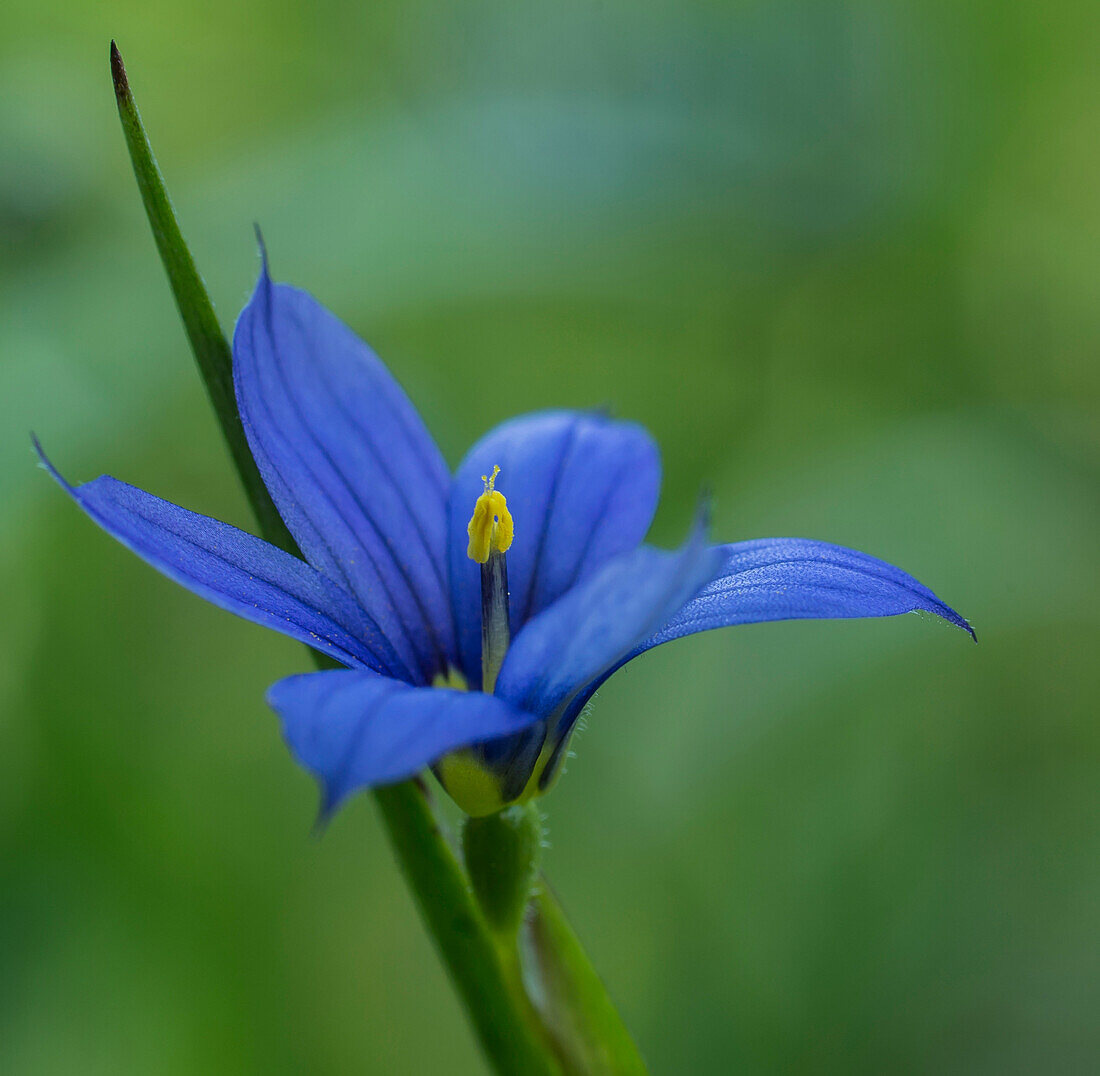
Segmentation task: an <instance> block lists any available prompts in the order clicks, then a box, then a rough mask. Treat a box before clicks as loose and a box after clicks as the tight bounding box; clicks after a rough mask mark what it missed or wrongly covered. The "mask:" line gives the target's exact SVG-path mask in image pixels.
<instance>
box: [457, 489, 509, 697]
mask: <svg viewBox="0 0 1100 1076" xmlns="http://www.w3.org/2000/svg"><path fill="white" fill-rule="evenodd" d="M498 474H500V468H499V467H493V473H492V475H490V476H486V475H482V476H481V481H482V482H484V483H485V492H484V493H482V494H481V496H480V497H478V499H477V503H476V504H475V505H474V514H473V515H472V516H471V517H470V522H469V524H468V526H467V527H466V533H467V534H469V536H470V544H469V546H468V547H467V549H466V555H467V556H468V557H469V558H470V560H472V561H475V562H476V563H478V564H480V565H481V690H482V691H484V692H486V693H487V694H491V693H492V690H493V688H494V687H495V686H496V682H497V673H499V672H500V666H501V664H502V663H503V662H504V655H505V652H506V651H507V650H508V644H509V643H510V642H511V639H512V635H511V630H510V629H509V626H508V565H507V563H506V562H505V559H504V554H505V553H506V552H507V550H508V548H509V546H511V544H512V535H513V526H512V513H511V512H509V511H508V502H507V501H506V500H505V499H504V494H503V493H501V492H500V491H499V490H497V489H495V488H494V486H495V483H496V480H497V475H498Z"/></svg>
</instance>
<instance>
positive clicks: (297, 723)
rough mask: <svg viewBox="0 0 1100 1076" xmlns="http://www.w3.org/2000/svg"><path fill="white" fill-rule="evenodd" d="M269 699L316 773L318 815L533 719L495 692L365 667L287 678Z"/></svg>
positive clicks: (299, 755)
mask: <svg viewBox="0 0 1100 1076" xmlns="http://www.w3.org/2000/svg"><path fill="white" fill-rule="evenodd" d="M267 701H268V702H269V703H270V705H271V706H272V708H273V709H274V710H275V711H276V712H277V713H278V714H279V716H280V717H281V718H282V722H283V735H284V736H285V738H286V742H287V744H288V746H289V747H290V750H291V752H292V753H293V755H294V757H295V758H296V759H297V760H298V762H300V763H301V764H302V765H303V766H304V767H305V768H306V769H307V770H309V771H310V772H311V773H313V774H315V775H316V776H317V777H318V778H319V779H320V781H321V783H322V785H323V787H324V806H323V812H324V813H328V812H330V811H332V810H333V809H334V808H335V807H336V806H337V805H338V804H339V803H340V801H341V800H343V799H345V798H346V797H347V796H348V795H349V794H350V793H352V792H355V791H356V790H358V789H361V788H370V787H372V786H374V785H386V784H392V783H393V782H395V781H401V780H404V779H405V778H406V777H412V776H413V775H414V774H416V773H418V772H419V771H420V770H422V769H424V768H425V767H426V766H429V765H431V764H432V763H433V762H435V761H436V760H437V759H439V758H440V757H442V756H443V755H445V754H447V753H448V752H450V751H454V750H457V749H458V748H460V747H466V746H470V745H473V744H479V743H482V742H484V741H486V740H491V739H495V738H497V737H499V736H507V735H510V734H512V733H515V732H518V731H520V730H521V729H523V728H526V727H527V726H528V725H530V724H531V723H532V722H533V721H534V720H535V718H534V717H533V716H532V715H530V714H524V713H522V712H520V711H518V710H516V709H514V708H512V707H511V706H509V705H508V704H507V703H505V702H503V701H502V700H501V699H498V698H496V697H495V696H493V695H483V694H482V693H481V692H467V691H452V690H450V689H449V688H430V687H410V686H409V685H407V684H404V683H402V682H400V681H398V680H392V679H390V678H389V677H385V676H378V675H376V674H374V673H371V672H367V671H363V670H355V671H338V672H320V673H306V674H305V675H302V676H291V677H288V678H287V679H286V680H280V681H279V682H278V683H277V684H274V685H272V687H271V689H270V690H269V691H268V694H267Z"/></svg>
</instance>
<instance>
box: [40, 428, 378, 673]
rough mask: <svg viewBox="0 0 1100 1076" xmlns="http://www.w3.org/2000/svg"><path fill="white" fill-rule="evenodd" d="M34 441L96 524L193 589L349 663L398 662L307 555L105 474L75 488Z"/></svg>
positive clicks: (375, 665) (52, 471)
mask: <svg viewBox="0 0 1100 1076" xmlns="http://www.w3.org/2000/svg"><path fill="white" fill-rule="evenodd" d="M35 447H36V448H37V449H38V453H39V456H40V457H41V459H42V462H43V464H44V465H45V466H46V468H47V469H48V470H49V472H50V474H52V475H53V477H54V478H56V479H57V481H58V482H59V483H60V484H61V486H62V487H64V489H65V490H67V491H68V492H69V493H70V494H71V495H72V497H73V499H74V500H75V501H76V502H77V504H79V505H80V507H81V508H83V509H84V511H85V512H87V513H88V515H89V516H91V517H92V519H94V520H95V521H96V523H98V524H99V525H100V526H101V527H102V528H103V529H104V530H105V531H107V532H108V534H112V535H114V537H115V538H117V539H118V540H119V541H120V542H122V543H123V545H126V546H128V547H129V548H130V549H132V550H133V551H134V552H135V553H137V555H138V556H139V557H141V558H142V559H143V560H145V561H147V562H148V563H149V564H151V565H153V567H154V568H157V569H158V570H159V571H161V572H163V573H164V574H165V575H167V576H168V577H169V578H171V579H174V580H175V581H176V582H177V583H180V584H182V585H183V586H185V587H187V589H188V590H192V591H194V592H195V593H196V594H199V595H201V596H202V597H204V598H206V599H207V600H208V601H211V602H213V603H214V604H215V605H219V606H221V607H222V608H223V609H228V610H229V611H230V612H231V613H236V614H237V615H238V616H242V617H244V618H245V619H246V620H252V621H255V622H256V623H257V624H263V625H264V626H265V627H268V628H274V629H275V630H276V631H279V632H282V633H283V634H284V635H289V636H291V638H294V639H299V640H301V641H302V642H304V643H306V644H308V645H309V646H312V647H314V648H315V649H317V650H320V651H321V652H322V653H325V654H329V655H331V656H332V657H333V658H335V659H336V660H337V661H340V662H342V663H343V664H345V665H352V666H362V665H365V666H367V667H368V668H371V669H378V670H381V671H386V672H388V671H391V670H392V669H393V668H394V666H395V665H397V666H398V667H399V662H398V661H397V658H396V655H394V653H393V650H392V648H391V647H390V646H389V644H388V643H387V641H386V639H385V637H384V636H383V635H382V633H381V632H380V631H379V630H378V627H377V625H375V624H374V623H373V622H372V621H370V620H369V619H368V618H367V617H366V616H365V615H364V613H363V612H362V610H360V609H359V608H358V606H357V605H356V604H355V602H354V601H353V600H352V599H351V598H350V597H349V596H348V595H347V594H346V593H344V591H343V590H341V589H340V588H339V587H338V586H336V584H335V583H332V582H331V581H330V580H328V579H326V578H325V577H324V576H323V575H321V573H320V572H318V571H317V570H316V569H315V568H312V567H310V566H309V565H308V564H306V563H305V562H304V561H301V560H299V559H298V558H297V557H292V556H291V555H290V554H289V553H284V552H283V550H281V549H277V548H276V547H275V546H273V545H269V544H268V543H267V542H264V541H261V540H260V539H259V538H255V537H253V536H252V535H251V534H246V533H245V532H244V531H240V530H237V528H236V527H231V526H229V524H227V523H220V522H219V521H218V520H216V519H210V518H209V517H208V516H200V515H198V514H196V513H195V512H189V511H187V509H185V508H180V507H178V506H177V505H174V504H171V503H169V502H168V501H162V500H161V499H160V498H159V497H154V496H152V494H149V493H145V492H144V491H143V490H140V489H136V488H135V487H133V486H128V485H126V483H124V482H119V481H117V480H116V479H114V478H111V477H109V476H107V475H103V476H101V477H100V478H97V479H95V480H94V481H92V482H87V483H85V484H84V485H82V486H75V487H74V486H70V485H69V484H68V482H66V481H65V479H64V478H62V477H61V475H60V474H58V473H57V471H56V470H55V469H54V468H53V466H52V465H51V464H50V462H49V460H47V459H46V457H45V455H44V454H43V453H42V449H41V447H40V446H39V445H38V442H37V441H36V442H35Z"/></svg>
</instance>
